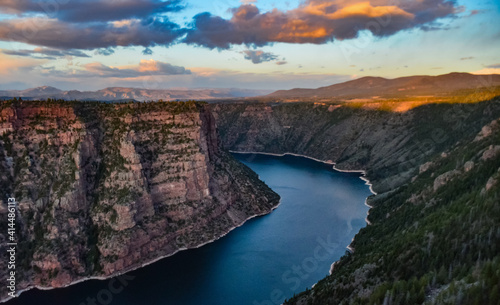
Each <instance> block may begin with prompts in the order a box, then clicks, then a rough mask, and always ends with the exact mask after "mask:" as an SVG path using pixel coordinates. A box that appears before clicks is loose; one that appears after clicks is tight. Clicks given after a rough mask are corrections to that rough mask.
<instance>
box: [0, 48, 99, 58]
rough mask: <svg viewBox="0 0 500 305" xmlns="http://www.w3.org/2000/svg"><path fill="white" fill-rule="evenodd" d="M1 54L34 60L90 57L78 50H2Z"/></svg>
mask: <svg viewBox="0 0 500 305" xmlns="http://www.w3.org/2000/svg"><path fill="white" fill-rule="evenodd" d="M2 53H4V54H7V55H13V56H24V57H33V58H36V59H56V58H57V57H64V56H75V57H90V56H89V55H87V54H85V53H84V52H82V51H80V50H71V49H70V50H57V49H50V48H35V49H33V50H2Z"/></svg>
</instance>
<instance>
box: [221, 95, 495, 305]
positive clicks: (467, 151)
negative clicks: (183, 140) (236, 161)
mask: <svg viewBox="0 0 500 305" xmlns="http://www.w3.org/2000/svg"><path fill="white" fill-rule="evenodd" d="M367 106H370V105H367ZM215 110H216V116H217V118H218V123H219V126H220V133H221V137H222V139H223V142H224V144H225V145H226V147H227V148H229V149H232V150H236V151H258V152H268V153H278V154H281V153H286V152H289V153H296V154H302V155H307V156H310V157H315V158H317V159H321V160H330V161H334V162H336V166H337V167H338V168H341V169H349V170H352V169H358V170H359V169H365V170H366V175H367V177H368V178H369V179H370V182H371V183H372V184H373V186H372V187H373V189H374V190H375V191H376V192H378V194H377V195H374V196H371V197H369V198H368V200H367V204H369V205H370V207H371V209H370V211H369V215H368V216H367V222H368V223H369V225H367V226H366V227H365V228H363V229H361V230H360V231H359V233H358V234H357V235H356V236H355V238H354V240H353V242H352V243H351V244H350V245H349V246H350V247H349V251H346V253H345V255H344V256H342V257H341V258H340V260H338V261H337V262H335V263H334V265H333V266H332V270H331V275H329V276H327V277H326V278H324V279H323V280H321V281H319V282H318V283H317V284H315V285H314V287H313V288H311V289H307V290H306V291H304V292H303V293H301V294H298V295H295V296H293V297H292V293H291V292H290V291H286V289H285V291H282V292H283V295H288V296H289V297H291V298H290V299H289V300H286V301H285V302H284V304H290V305H291V304H294V305H306V304H307V305H311V304H312V305H325V304H332V305H333V304H373V305H375V304H401V305H403V304H429V305H431V304H440V305H441V304H443V305H444V304H499V303H498V302H499V299H500V298H499V291H500V290H499V289H500V286H499V283H500V273H499V272H498V270H500V246H499V245H500V99H499V98H498V97H497V98H494V99H492V100H487V101H476V102H474V103H462V104H451V103H450V104H445V103H442V104H430V105H425V106H421V107H417V108H414V109H412V110H409V111H406V112H393V111H383V110H377V109H370V107H353V106H352V105H349V104H333V103H332V104H328V103H325V104H323V103H316V104H314V103H297V104H276V103H275V104H253V105H243V104H239V105H236V104H232V105H219V106H216V107H215ZM243 131H245V132H243ZM346 246H347V245H346ZM304 261H305V260H304ZM332 263H333V262H332ZM301 267H302V269H300V268H301ZM297 268H299V269H298V271H297V272H296V273H294V274H293V277H294V278H295V279H297V280H298V281H300V279H301V278H304V277H305V276H307V275H308V274H307V270H308V266H306V265H302V266H300V265H298V266H297ZM304 288H306V287H304ZM273 293H274V292H273ZM275 301H276V300H275V299H274V297H273V294H271V295H270V299H268V300H259V302H257V303H259V304H279V303H281V302H275Z"/></svg>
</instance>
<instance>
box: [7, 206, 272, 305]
mask: <svg viewBox="0 0 500 305" xmlns="http://www.w3.org/2000/svg"><path fill="white" fill-rule="evenodd" d="M280 205H281V198H280V200H279V201H278V204H277V205H276V206H273V207H272V208H271V210H270V211H269V212H265V213H260V214H256V215H253V216H250V217H248V218H246V219H245V220H243V221H242V222H241V223H240V224H238V225H235V226H234V227H231V228H229V229H228V231H227V232H225V233H224V234H222V235H220V236H219V237H217V238H213V239H211V240H209V241H206V242H203V243H201V244H199V245H197V246H194V247H189V248H188V247H183V248H179V249H177V250H176V251H174V252H172V253H170V254H166V255H163V256H160V257H157V258H155V259H153V260H150V261H147V262H145V263H142V264H141V265H138V266H135V267H131V268H129V269H127V270H123V271H120V272H117V273H115V274H113V275H109V276H91V277H86V278H82V279H79V280H76V281H74V282H71V283H69V284H67V285H64V286H61V287H43V286H37V285H34V286H29V287H27V288H24V289H22V290H19V291H17V292H16V296H15V297H14V298H13V297H8V298H5V299H1V300H0V303H6V302H8V301H10V300H13V299H16V298H18V297H19V296H20V295H21V294H22V293H23V292H27V291H29V290H32V289H38V290H43V291H48V290H53V289H61V288H67V287H69V286H73V285H76V284H79V283H83V282H86V281H90V280H99V281H105V280H109V279H112V278H115V277H117V276H120V275H123V274H125V273H128V272H132V271H134V270H137V269H139V268H143V267H146V266H148V265H151V264H153V263H156V262H157V261H159V260H162V259H164V258H167V257H170V256H173V255H175V254H177V253H179V252H181V251H186V250H194V249H198V248H201V247H203V246H205V245H207V244H210V243H213V242H215V241H217V240H219V239H221V238H223V237H225V236H226V235H228V234H229V233H231V232H232V231H233V230H234V229H237V228H239V227H241V226H243V225H244V224H245V223H246V222H247V221H249V220H251V219H254V218H257V217H262V216H266V215H269V214H270V213H272V212H273V211H274V210H276V209H277V208H278V207H279V206H280Z"/></svg>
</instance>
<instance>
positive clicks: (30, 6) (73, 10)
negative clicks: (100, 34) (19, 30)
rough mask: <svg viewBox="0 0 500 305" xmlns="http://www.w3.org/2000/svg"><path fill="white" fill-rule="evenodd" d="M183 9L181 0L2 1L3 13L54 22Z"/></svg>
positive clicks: (102, 19) (112, 18) (131, 16)
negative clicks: (55, 20)
mask: <svg viewBox="0 0 500 305" xmlns="http://www.w3.org/2000/svg"><path fill="white" fill-rule="evenodd" d="M182 9H183V6H182V5H181V0H171V1H163V0H139V1H137V0H120V1H116V0H115V1H109V0H72V1H37V0H2V1H0V12H4V13H11V14H12V13H14V14H17V15H21V16H31V15H35V14H38V15H39V14H43V15H45V16H46V17H48V18H51V19H58V20H62V21H66V22H72V23H81V22H96V21H98V22H105V21H116V20H124V19H142V18H147V17H150V16H153V15H157V14H162V13H167V12H176V11H180V10H182Z"/></svg>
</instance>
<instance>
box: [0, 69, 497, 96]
mask: <svg viewBox="0 0 500 305" xmlns="http://www.w3.org/2000/svg"><path fill="white" fill-rule="evenodd" d="M492 86H500V75H474V74H469V73H450V74H445V75H439V76H426V75H421V76H420V75H419V76H408V77H400V78H395V79H387V78H382V77H371V76H369V77H363V78H359V79H355V80H352V81H348V82H344V83H340V84H335V85H331V86H327V87H320V88H317V89H302V88H296V89H291V90H279V91H275V92H273V93H271V92H272V91H271V90H251V89H141V88H124V87H110V88H106V89H102V90H98V91H78V90H70V91H63V90H60V89H57V88H54V87H50V86H43V87H37V88H32V89H26V90H0V98H13V97H22V98H23V99H47V98H55V99H63V100H79V101H110V102H112V101H127V100H136V101H151V100H153V101H156V100H160V99H161V100H165V101H175V100H205V101H207V100H208V101H209V100H222V99H237V98H247V97H259V98H262V97H264V98H272V99H295V98H299V99H300V98H343V99H352V98H377V97H380V98H392V97H412V96H444V95H449V94H454V93H456V92H457V91H458V90H467V89H476V88H483V87H492Z"/></svg>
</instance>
